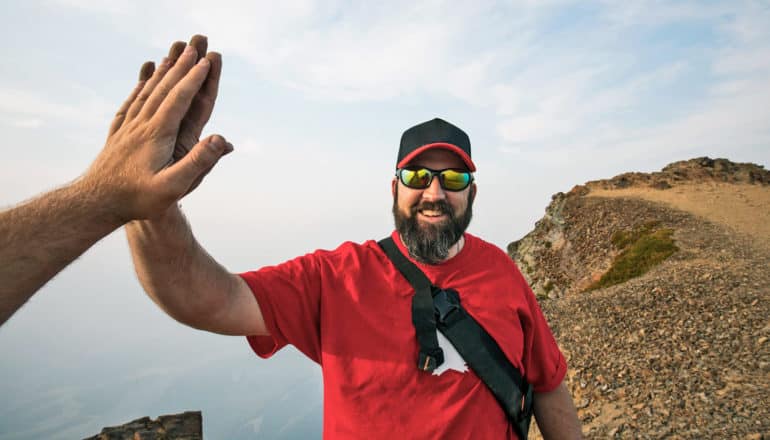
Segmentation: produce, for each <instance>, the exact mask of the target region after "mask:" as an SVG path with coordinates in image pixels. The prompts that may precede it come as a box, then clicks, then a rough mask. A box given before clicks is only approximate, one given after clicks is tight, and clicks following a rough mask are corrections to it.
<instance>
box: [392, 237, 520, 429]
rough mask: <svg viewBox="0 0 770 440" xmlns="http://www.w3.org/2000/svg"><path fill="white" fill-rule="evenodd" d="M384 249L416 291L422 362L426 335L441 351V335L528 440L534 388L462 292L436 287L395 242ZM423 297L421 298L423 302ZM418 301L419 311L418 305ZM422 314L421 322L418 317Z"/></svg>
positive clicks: (414, 314) (415, 312) (414, 319)
mask: <svg viewBox="0 0 770 440" xmlns="http://www.w3.org/2000/svg"><path fill="white" fill-rule="evenodd" d="M379 244H380V246H381V247H382V248H383V250H384V251H385V253H386V254H387V255H388V257H389V258H390V260H391V261H392V262H393V264H394V265H395V266H396V268H398V270H399V271H400V272H401V273H402V274H403V275H404V277H405V278H406V279H407V280H408V281H409V283H410V284H411V285H412V286H413V287H414V288H415V296H414V299H413V300H412V322H413V323H414V325H415V330H416V331H417V339H418V342H419V343H420V355H421V356H420V361H422V360H423V359H422V353H423V351H424V349H425V346H424V345H423V340H424V339H428V338H426V337H425V334H426V333H430V334H431V335H432V339H431V342H432V341H436V342H435V343H436V348H438V350H441V349H440V348H439V347H438V341H437V338H436V330H439V331H441V333H443V334H444V336H446V338H447V339H449V342H451V343H452V345H453V346H454V347H455V348H456V349H457V351H458V353H460V355H461V356H462V357H463V359H465V361H466V362H467V363H468V366H469V367H470V368H471V369H473V371H474V372H475V373H476V374H477V375H478V376H479V378H480V379H481V380H482V381H483V382H484V384H486V385H487V387H489V389H490V390H491V391H492V394H493V395H494V396H495V398H496V399H497V401H498V402H499V403H500V405H501V406H502V408H503V410H504V411H505V412H506V414H507V415H508V418H509V419H510V420H511V422H512V426H513V428H514V430H515V431H516V434H517V435H518V436H519V438H520V439H526V438H527V434H528V432H529V424H530V421H531V420H532V398H533V394H532V386H531V385H530V384H529V383H527V381H526V380H525V379H524V378H523V377H522V375H521V373H520V372H519V370H518V369H517V368H516V367H514V366H513V364H511V362H510V361H509V360H508V358H507V357H505V353H503V351H502V350H501V349H500V346H499V345H497V343H496V342H495V340H494V339H493V338H492V337H491V336H490V335H489V333H487V331H486V330H484V328H483V327H481V325H479V323H477V322H476V321H475V320H474V319H473V317H471V316H470V315H469V314H468V313H467V312H466V311H465V310H464V309H463V308H462V305H461V304H460V296H459V295H458V293H457V292H456V291H454V290H452V289H446V290H445V289H439V288H435V287H434V286H432V285H431V283H430V280H428V277H426V276H425V274H424V273H422V271H421V270H420V269H419V268H418V267H417V266H415V265H414V264H413V263H412V262H411V261H409V260H408V259H407V258H406V257H405V256H404V255H403V254H402V253H401V251H399V249H398V247H396V244H395V243H394V242H393V239H392V238H390V237H388V238H386V239H383V240H381V241H380V242H379ZM426 284H427V286H428V287H427V289H426V287H425V285H426ZM426 291H427V295H428V296H427V299H426V298H425V292H426ZM418 296H420V299H419V301H418V299H417V298H418ZM418 302H419V306H418V305H416V304H417V303H418ZM426 307H428V308H429V310H430V312H429V313H430V315H431V317H430V318H429V319H426V317H425V316H424V315H425V313H426V310H425V309H426ZM418 313H419V314H420V319H418V318H417V316H418ZM418 321H419V322H421V324H422V325H423V327H422V328H421V327H418V326H417V323H418ZM421 334H422V335H423V336H422V338H423V339H421ZM442 358H443V353H442ZM439 364H440V363H438V364H437V365H436V366H438V365H439ZM418 367H420V369H421V370H426V371H432V370H427V369H425V368H421V367H422V365H418Z"/></svg>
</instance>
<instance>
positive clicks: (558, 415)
mask: <svg viewBox="0 0 770 440" xmlns="http://www.w3.org/2000/svg"><path fill="white" fill-rule="evenodd" d="M534 412H535V420H537V427H538V428H539V429H540V433H541V434H543V438H544V439H545V440H549V439H559V440H561V439H581V438H583V434H582V431H581V427H580V420H578V417H577V410H576V409H575V404H574V403H573V402H572V396H571V395H570V393H569V390H568V389H567V386H566V384H565V383H564V382H562V383H561V385H559V386H558V387H556V389H555V390H553V391H550V392H547V393H536V394H535V400H534Z"/></svg>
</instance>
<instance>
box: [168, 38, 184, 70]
mask: <svg viewBox="0 0 770 440" xmlns="http://www.w3.org/2000/svg"><path fill="white" fill-rule="evenodd" d="M185 47H187V45H186V44H185V42H184V41H175V42H174V44H172V45H171V47H170V48H169V50H168V59H169V60H171V64H172V65H173V64H174V63H175V62H176V60H177V59H178V58H179V56H180V55H182V52H184V48H185Z"/></svg>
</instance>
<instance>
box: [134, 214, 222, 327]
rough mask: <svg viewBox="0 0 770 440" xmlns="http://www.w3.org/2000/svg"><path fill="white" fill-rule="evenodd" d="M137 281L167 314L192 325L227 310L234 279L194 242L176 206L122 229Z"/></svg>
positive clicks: (213, 319) (205, 322)
mask: <svg viewBox="0 0 770 440" xmlns="http://www.w3.org/2000/svg"><path fill="white" fill-rule="evenodd" d="M126 233H127V236H128V243H129V246H130V248H131V255H132V257H133V260H134V266H135V268H136V273H137V276H138V277H139V281H140V282H141V284H142V286H143V287H144V289H145V291H146V292H147V294H148V295H149V296H150V298H151V299H152V300H153V301H154V302H155V303H156V304H158V306H160V307H161V308H162V309H163V310H164V311H165V312H166V313H167V314H168V315H170V316H171V317H172V318H174V319H176V320H177V321H180V322H182V323H184V324H187V325H190V326H192V327H196V328H200V329H204V330H211V326H210V323H211V322H216V318H217V315H218V314H219V313H224V312H225V311H226V309H227V306H228V300H229V297H228V295H229V293H230V292H232V291H233V281H234V280H233V275H232V274H230V273H229V272H228V271H227V270H226V269H225V268H224V267H222V266H221V265H220V264H219V263H217V262H216V261H215V260H214V259H213V258H212V257H211V256H210V255H209V254H208V253H207V252H206V251H205V250H204V249H203V248H202V247H201V246H200V244H198V242H197V241H196V240H195V237H194V236H193V233H192V230H191V228H190V225H189V223H188V222H187V220H186V219H185V217H184V215H183V214H182V212H181V211H180V209H179V208H178V207H177V206H172V207H171V208H169V209H168V210H167V211H166V213H165V214H164V215H162V216H160V217H157V218H155V219H153V220H141V221H133V222H130V223H128V224H127V225H126Z"/></svg>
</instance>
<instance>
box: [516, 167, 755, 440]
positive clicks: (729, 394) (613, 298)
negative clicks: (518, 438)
mask: <svg viewBox="0 0 770 440" xmlns="http://www.w3.org/2000/svg"><path fill="white" fill-rule="evenodd" d="M693 200H695V201H696V203H693V202H692V201H693ZM767 224H770V175H769V174H768V172H767V171H766V170H764V168H763V167H761V166H757V165H753V164H735V163H732V162H730V161H727V160H725V159H716V160H712V159H708V158H699V159H693V160H689V161H683V162H676V163H674V164H671V165H669V166H667V167H665V168H664V169H663V170H662V171H661V172H659V173H650V174H643V173H626V174H623V175H620V176H617V177H615V178H612V179H608V180H600V181H595V182H589V183H587V184H586V185H580V186H577V187H575V188H574V189H573V190H572V191H570V192H569V193H559V194H556V195H555V196H553V200H552V201H551V204H550V205H549V206H548V208H547V209H546V214H545V216H544V217H543V218H542V219H541V220H540V221H538V222H537V224H536V226H535V229H534V230H533V231H532V232H530V233H529V234H527V236H526V237H524V238H523V239H521V240H519V241H516V242H513V243H511V245H510V246H509V252H510V254H511V255H512V257H513V258H514V259H515V260H516V261H517V264H518V265H519V266H520V268H521V269H522V272H523V273H524V274H525V276H526V277H527V278H528V280H529V281H530V283H531V285H532V286H533V289H534V291H535V292H536V294H537V296H538V297H539V299H540V305H541V307H542V309H543V312H544V313H545V315H546V317H547V318H548V321H549V323H550V324H551V327H552V329H553V331H554V334H555V336H556V338H557V340H558V342H559V345H560V346H561V348H562V350H563V352H564V353H565V356H566V357H567V362H568V365H569V371H568V375H567V384H568V387H569V389H570V390H571V392H572V395H573V397H574V399H575V403H576V404H577V406H578V414H579V416H580V418H581V420H582V422H583V426H584V434H585V436H586V438H597V439H599V438H601V439H604V438H670V439H683V438H692V439H700V438H747V439H748V438H751V439H763V438H765V439H767V438H770V341H768V338H770V320H768V316H770V269H768V268H770V228H768V227H766V226H764V225H767ZM640 225H648V226H649V225H653V226H651V227H654V228H665V229H667V230H671V231H673V232H672V237H673V240H674V241H675V243H676V247H677V249H678V250H677V251H676V252H675V253H674V254H673V255H671V256H670V257H668V258H667V259H666V260H665V261H663V262H662V263H660V264H659V265H657V266H655V267H653V268H652V269H650V270H649V272H647V273H646V274H644V275H641V276H638V277H635V278H631V279H629V280H627V281H625V282H623V283H621V284H617V285H614V286H612V287H607V288H600V289H596V290H590V291H589V290H587V288H588V287H589V286H591V285H592V284H593V283H594V282H596V281H597V280H598V279H600V277H601V276H602V275H603V274H604V273H606V272H607V270H608V269H609V268H610V267H611V266H612V265H613V264H614V262H615V261H616V257H618V255H619V254H620V253H621V250H619V249H618V248H617V247H616V246H615V245H614V244H613V238H615V239H617V237H618V233H619V231H620V232H623V231H633V230H635V228H639V227H640ZM615 241H616V242H617V240H615ZM534 437H535V438H538V436H537V434H536V433H535V435H534Z"/></svg>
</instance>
